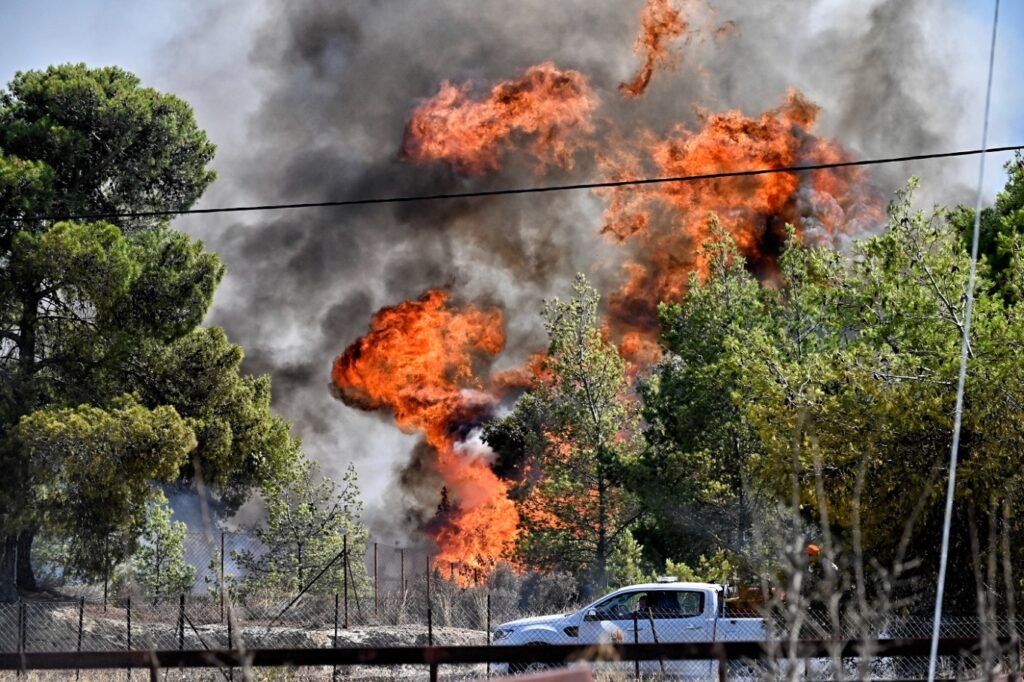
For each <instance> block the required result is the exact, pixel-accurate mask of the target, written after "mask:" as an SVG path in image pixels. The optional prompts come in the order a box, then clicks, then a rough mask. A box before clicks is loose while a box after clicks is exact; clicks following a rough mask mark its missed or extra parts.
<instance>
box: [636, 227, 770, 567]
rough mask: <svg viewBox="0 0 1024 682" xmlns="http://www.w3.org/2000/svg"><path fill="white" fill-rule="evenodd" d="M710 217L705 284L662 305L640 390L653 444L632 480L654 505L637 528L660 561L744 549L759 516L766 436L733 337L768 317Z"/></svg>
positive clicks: (694, 283) (759, 293) (758, 291)
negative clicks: (755, 479) (757, 485)
mask: <svg viewBox="0 0 1024 682" xmlns="http://www.w3.org/2000/svg"><path fill="white" fill-rule="evenodd" d="M710 220H711V230H710V232H711V235H712V240H711V241H710V242H709V243H708V244H707V245H706V246H705V247H704V250H705V254H704V255H705V257H706V260H707V263H708V270H709V275H708V278H707V281H706V282H703V283H701V282H700V281H698V280H697V279H696V277H695V276H694V277H693V278H692V279H691V282H690V292H689V295H688V296H687V297H686V299H684V300H683V301H682V302H679V303H664V304H662V306H661V308H660V315H661V338H662V347H663V352H664V355H663V360H662V362H661V363H660V364H659V365H658V366H657V367H656V369H655V371H654V372H653V373H652V375H651V377H650V378H649V380H648V381H646V382H644V384H643V385H642V387H641V393H642V396H643V404H644V410H643V416H644V419H645V421H646V424H647V429H646V432H645V435H646V437H647V440H648V442H649V443H650V447H649V448H647V449H646V450H645V451H644V453H643V456H642V457H641V459H640V466H639V467H638V472H637V475H636V476H635V477H634V478H633V480H632V482H631V483H632V486H633V487H634V488H635V489H636V493H637V495H638V496H639V497H640V499H641V501H642V503H643V506H644V509H645V510H646V511H647V512H648V514H647V515H646V517H645V520H644V522H643V526H642V527H641V528H640V529H638V531H637V533H638V534H639V535H640V536H641V537H643V538H644V539H645V540H646V542H647V543H648V545H649V549H650V550H651V554H652V555H653V556H654V557H655V559H659V558H668V557H675V558H682V559H684V560H686V561H694V560H696V559H697V557H698V556H699V555H701V554H702V553H705V552H709V551H713V550H714V548H716V547H731V548H733V549H738V548H740V547H742V546H743V545H744V544H745V543H746V542H747V539H748V534H749V529H750V524H751V520H752V517H753V502H752V501H751V499H750V491H749V475H750V472H749V463H750V458H751V456H752V455H753V454H754V453H755V452H756V450H757V447H758V440H757V437H756V434H755V433H754V432H753V430H752V428H751V426H750V424H749V422H748V420H747V419H746V417H745V416H744V414H743V410H742V405H741V404H740V403H739V402H738V401H737V400H736V396H735V395H734V393H735V391H736V389H737V385H738V381H739V378H740V376H741V374H742V372H743V367H742V366H740V365H738V364H736V363H735V362H734V358H733V357H732V356H731V355H730V354H729V352H728V350H727V348H726V344H725V342H726V339H729V338H743V337H744V336H745V335H746V334H748V333H750V332H752V331H753V330H755V329H757V328H759V326H760V325H762V324H763V323H764V320H765V305H766V303H765V301H764V298H765V292H764V290H763V289H762V287H761V286H760V284H759V283H758V282H757V281H756V280H755V279H754V278H753V276H751V275H750V274H749V273H748V272H747V271H746V269H745V268H744V262H743V258H742V256H741V255H740V253H739V251H738V249H737V248H736V246H735V245H734V244H733V243H732V241H731V239H730V238H729V236H728V234H727V233H725V232H724V231H723V230H721V228H719V227H718V223H717V220H716V219H715V218H714V217H713V216H712V217H711V218H710ZM681 548H686V550H685V554H680V551H681Z"/></svg>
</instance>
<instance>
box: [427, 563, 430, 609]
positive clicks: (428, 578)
mask: <svg viewBox="0 0 1024 682" xmlns="http://www.w3.org/2000/svg"><path fill="white" fill-rule="evenodd" d="M426 563H427V607H429V606H430V555H429V554H428V555H427V561H426Z"/></svg>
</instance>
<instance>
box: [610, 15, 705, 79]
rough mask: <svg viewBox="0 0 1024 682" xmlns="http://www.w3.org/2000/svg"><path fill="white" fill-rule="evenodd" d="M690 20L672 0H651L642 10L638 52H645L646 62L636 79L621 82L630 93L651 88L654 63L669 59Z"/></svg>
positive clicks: (655, 64)
mask: <svg viewBox="0 0 1024 682" xmlns="http://www.w3.org/2000/svg"><path fill="white" fill-rule="evenodd" d="M688 26H689V22H688V21H687V20H686V18H685V17H684V16H683V13H682V12H680V11H679V10H677V9H675V8H673V7H672V5H670V4H669V0H647V4H646V5H644V8H643V10H642V11H641V12H640V35H639V36H637V39H636V46H635V50H636V52H637V53H638V54H639V53H641V52H642V53H643V54H644V63H643V65H642V66H641V67H640V70H639V71H637V72H636V75H635V76H633V80H631V81H629V82H628V83H622V84H620V85H619V90H620V91H622V94H624V95H626V96H627V97H639V96H640V95H642V94H643V92H644V90H646V89H647V86H648V84H650V82H651V76H653V75H654V67H655V66H657V65H658V64H665V63H667V62H668V61H669V51H668V48H669V44H670V43H671V42H672V41H673V40H675V39H676V38H678V37H679V36H681V35H683V34H684V33H685V32H686V29H687V27H688Z"/></svg>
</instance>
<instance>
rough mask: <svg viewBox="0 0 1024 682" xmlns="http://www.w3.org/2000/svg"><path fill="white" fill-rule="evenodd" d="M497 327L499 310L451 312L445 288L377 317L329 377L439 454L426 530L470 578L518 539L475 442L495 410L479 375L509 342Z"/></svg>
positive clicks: (442, 556)
mask: <svg viewBox="0 0 1024 682" xmlns="http://www.w3.org/2000/svg"><path fill="white" fill-rule="evenodd" d="M502 327H503V318H502V314H501V312H500V311H498V310H489V311H487V310H481V309H479V308H476V307H475V306H465V307H461V308H457V307H452V306H450V305H449V304H448V295H447V294H446V293H445V292H444V291H441V290H431V291H428V292H427V293H425V294H424V295H423V296H422V297H420V298H419V299H418V300H415V301H406V302H404V303H401V304H399V305H396V306H393V307H390V308H384V309H382V310H380V311H379V312H377V313H376V314H375V315H374V316H373V318H372V319H371V321H370V331H369V333H368V334H366V335H365V336H363V337H361V338H360V339H358V340H356V341H355V342H354V343H353V344H352V345H350V346H349V347H348V348H346V349H345V352H344V353H342V354H341V355H340V356H338V358H337V359H335V361H334V367H333V369H332V371H331V378H332V383H333V387H334V393H335V395H336V396H337V397H338V398H340V399H341V400H342V401H344V402H345V403H346V404H348V405H351V406H353V407H357V408H359V409H363V410H368V411H376V410H386V411H390V412H391V413H392V414H393V415H394V418H395V422H396V423H397V424H398V426H399V427H400V428H402V430H403V431H406V432H407V433H421V434H423V437H424V440H425V441H426V442H427V444H429V445H430V446H431V447H432V448H433V449H434V450H435V451H436V452H437V460H436V466H437V471H438V473H439V474H440V475H441V477H442V478H443V479H444V481H445V488H446V491H447V502H446V504H445V507H446V508H445V509H443V510H441V511H440V512H439V513H438V515H437V516H436V517H435V518H434V519H433V520H431V522H430V523H429V524H428V527H427V528H426V529H425V530H427V532H429V533H430V535H431V536H432V537H433V539H434V540H435V541H436V543H437V545H438V550H439V553H438V555H437V560H438V561H441V562H444V563H449V564H457V565H460V566H462V567H463V568H464V569H468V570H470V571H472V570H473V569H483V570H484V571H488V572H489V571H490V570H491V569H492V568H493V567H494V566H495V564H496V563H497V562H498V561H499V560H500V559H501V558H502V557H503V556H504V555H505V554H506V553H507V552H508V550H509V549H510V548H511V545H512V543H513V542H514V541H515V538H516V533H517V532H518V522H519V515H518V512H517V511H516V508H515V505H514V504H513V503H512V501H511V500H510V499H509V498H508V495H507V491H508V484H507V483H506V482H504V481H502V480H500V479H499V478H498V477H497V476H496V475H495V474H494V472H493V471H492V470H491V468H490V459H489V454H490V453H489V450H488V449H487V448H486V447H485V446H482V445H474V443H473V441H472V438H471V435H472V432H473V428H474V427H475V426H476V425H478V424H479V423H480V421H481V420H482V419H484V418H486V417H487V416H488V415H489V414H490V413H491V411H492V410H493V408H494V405H495V398H494V397H493V396H492V395H491V394H489V393H487V392H486V391H485V388H486V386H485V385H484V383H483V382H482V381H481V379H480V378H479V376H480V373H481V372H484V371H486V370H487V369H488V366H489V364H490V359H491V358H492V357H493V356H494V355H496V354H497V353H499V352H500V351H501V349H502V348H503V347H504V345H505V335H504V331H503V329H502ZM439 492H440V491H439ZM464 574H465V570H464V571H463V575H464ZM467 579H468V578H467Z"/></svg>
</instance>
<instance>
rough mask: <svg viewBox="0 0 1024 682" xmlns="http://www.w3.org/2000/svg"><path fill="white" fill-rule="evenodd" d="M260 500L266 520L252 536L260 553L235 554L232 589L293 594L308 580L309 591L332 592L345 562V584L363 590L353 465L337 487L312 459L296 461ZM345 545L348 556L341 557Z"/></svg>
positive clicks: (362, 539) (362, 534)
mask: <svg viewBox="0 0 1024 682" xmlns="http://www.w3.org/2000/svg"><path fill="white" fill-rule="evenodd" d="M262 498H263V502H264V504H265V505H266V519H265V520H264V521H263V522H262V524H261V525H260V526H258V527H257V528H255V529H253V535H254V536H255V537H256V539H258V540H259V541H260V543H261V544H262V545H263V551H261V552H258V553H255V552H250V551H248V550H245V551H241V552H237V553H234V555H233V556H234V560H235V562H236V563H237V564H238V566H239V567H240V568H241V569H242V570H243V571H244V575H243V577H242V579H241V582H240V583H239V584H238V585H237V586H236V589H237V591H239V592H240V593H242V594H251V593H255V592H263V591H270V592H279V593H287V594H297V593H298V592H299V590H301V589H302V588H304V587H306V586H307V585H309V584H310V583H312V587H311V588H310V590H309V591H310V592H311V593H313V594H333V593H335V592H338V591H340V590H341V589H342V588H343V586H344V580H345V572H346V560H347V570H348V574H349V586H350V588H351V589H353V591H354V592H356V593H357V594H358V593H361V592H364V591H365V590H366V589H367V584H368V578H367V575H366V568H365V565H364V563H363V556H364V555H365V554H366V543H367V539H368V537H369V534H368V532H367V530H366V527H365V526H364V525H363V523H362V518H361V517H362V513H363V503H362V501H361V499H360V497H359V482H358V479H357V477H356V470H355V467H354V466H352V465H351V464H350V465H349V467H348V469H347V470H346V471H345V475H344V477H343V478H342V481H341V485H340V486H339V485H338V484H337V483H335V482H334V481H333V480H331V479H330V478H328V477H326V476H322V475H320V472H319V471H318V467H317V465H316V464H315V463H313V462H311V461H309V460H306V459H300V460H297V461H296V462H295V464H294V465H293V467H292V469H291V470H290V471H289V472H288V475H287V477H286V478H285V479H284V480H278V481H271V482H268V483H267V484H266V485H265V486H264V488H263V491H262ZM346 537H347V541H346ZM345 547H347V549H348V557H345V556H343V555H342V552H343V549H344V548H345ZM339 555H342V556H339ZM332 561H333V563H332ZM328 567H329V568H328ZM324 568H327V570H326V571H325V572H324V573H323V574H322V575H321V576H320V577H319V578H317V575H318V574H320V572H321V571H322V570H323V569H324ZM314 580H315V582H313V581H314Z"/></svg>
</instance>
